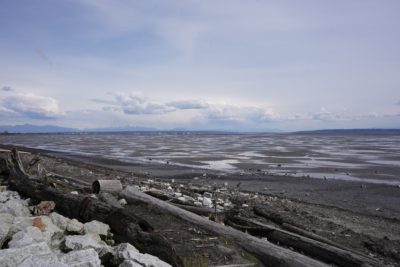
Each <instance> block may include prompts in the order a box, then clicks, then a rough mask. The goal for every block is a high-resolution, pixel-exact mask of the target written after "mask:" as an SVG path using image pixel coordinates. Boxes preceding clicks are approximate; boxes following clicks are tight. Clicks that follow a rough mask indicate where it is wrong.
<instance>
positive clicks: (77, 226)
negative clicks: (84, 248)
mask: <svg viewBox="0 0 400 267" xmlns="http://www.w3.org/2000/svg"><path fill="white" fill-rule="evenodd" d="M67 232H69V233H76V234H81V233H83V223H81V222H79V221H78V220H77V219H72V220H70V221H69V222H68V225H67Z"/></svg>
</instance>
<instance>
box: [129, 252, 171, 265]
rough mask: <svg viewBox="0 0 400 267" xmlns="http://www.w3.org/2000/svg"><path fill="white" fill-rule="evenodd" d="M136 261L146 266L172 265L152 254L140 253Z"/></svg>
mask: <svg viewBox="0 0 400 267" xmlns="http://www.w3.org/2000/svg"><path fill="white" fill-rule="evenodd" d="M134 261H136V262H138V263H140V264H142V265H143V266H145V267H172V266H171V265H170V264H168V263H166V262H164V261H162V260H160V259H159V258H157V257H155V256H153V255H150V254H139V255H138V256H137V257H136V258H135V259H134Z"/></svg>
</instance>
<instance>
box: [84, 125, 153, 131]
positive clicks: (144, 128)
mask: <svg viewBox="0 0 400 267" xmlns="http://www.w3.org/2000/svg"><path fill="white" fill-rule="evenodd" d="M84 131H85V132H154V131H160V129H157V128H150V127H140V126H123V127H105V128H88V129H85V130H84Z"/></svg>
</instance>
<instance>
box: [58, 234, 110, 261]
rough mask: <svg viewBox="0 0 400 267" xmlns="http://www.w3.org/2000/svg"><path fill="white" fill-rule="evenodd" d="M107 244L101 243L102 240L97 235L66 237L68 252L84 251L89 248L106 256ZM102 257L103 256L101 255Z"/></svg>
mask: <svg viewBox="0 0 400 267" xmlns="http://www.w3.org/2000/svg"><path fill="white" fill-rule="evenodd" d="M105 247H107V245H106V243H104V242H103V241H101V238H100V236H99V235H97V234H86V235H69V236H66V237H65V241H64V249H65V250H66V251H71V250H82V249H87V248H93V249H94V250H96V252H98V253H99V252H103V253H100V254H104V253H106V252H107V251H105V249H104V248H105ZM100 256H101V255H100Z"/></svg>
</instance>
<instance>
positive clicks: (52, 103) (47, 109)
mask: <svg viewBox="0 0 400 267" xmlns="http://www.w3.org/2000/svg"><path fill="white" fill-rule="evenodd" d="M0 101H1V107H2V108H1V109H0V112H8V113H12V114H14V115H15V116H22V117H27V118H31V119H51V118H55V117H57V116H59V115H61V114H62V112H61V111H60V108H59V106H58V102H57V100H56V99H54V98H51V97H48V96H41V95H36V94H33V93H17V92H12V93H11V94H10V95H8V96H6V97H4V98H3V99H0Z"/></svg>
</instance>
